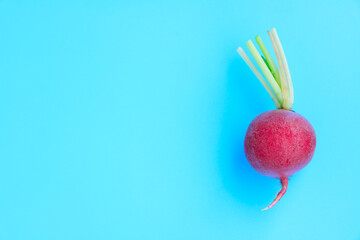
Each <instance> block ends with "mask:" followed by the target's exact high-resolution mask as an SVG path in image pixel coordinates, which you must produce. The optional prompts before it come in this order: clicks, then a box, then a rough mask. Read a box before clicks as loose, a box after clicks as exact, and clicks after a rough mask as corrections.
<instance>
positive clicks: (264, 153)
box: [238, 28, 316, 210]
mask: <svg viewBox="0 0 360 240" xmlns="http://www.w3.org/2000/svg"><path fill="white" fill-rule="evenodd" d="M268 34H269V37H270V40H271V43H272V46H273V49H274V52H275V55H276V60H277V63H278V65H279V68H278V67H277V66H276V64H275V62H274V60H273V59H272V57H271V55H270V53H269V52H268V50H267V49H266V47H265V45H264V43H263V41H262V40H261V38H260V37H259V36H257V37H256V38H255V39H256V41H257V43H258V44H259V46H260V49H261V51H262V53H263V56H261V55H260V53H259V52H258V51H257V49H256V47H255V46H254V44H253V43H252V41H251V40H249V41H248V42H247V43H246V45H247V46H248V48H249V50H250V52H251V54H252V56H253V57H254V59H255V61H256V63H257V64H258V65H259V67H260V70H261V72H262V73H263V75H264V76H265V78H266V80H267V81H265V79H264V77H263V76H262V74H261V73H260V71H259V70H258V69H257V68H256V67H255V65H254V64H253V63H252V62H251V60H250V59H249V57H248V56H247V55H246V53H245V52H244V50H243V49H242V48H241V47H239V48H238V52H239V54H240V56H241V57H242V58H243V59H244V61H245V62H246V63H247V65H248V66H249V67H250V69H251V70H252V71H253V73H254V74H255V75H256V77H257V78H258V79H259V80H260V82H261V84H262V85H263V87H264V88H265V90H266V91H267V92H268V94H269V95H270V97H271V99H272V100H273V102H274V103H275V106H276V108H277V110H271V111H267V112H264V113H262V114H260V115H259V116H257V117H256V118H255V119H254V120H253V121H252V122H251V123H250V126H249V128H248V130H247V132H246V136H245V143H244V148H245V155H246V158H247V159H248V161H249V163H250V165H251V166H252V167H253V168H254V169H255V170H256V171H258V172H259V173H261V174H263V175H265V176H268V177H272V178H277V179H280V182H281V185H282V189H281V191H280V192H279V193H278V194H277V196H276V198H275V200H274V201H273V202H272V203H271V204H270V205H269V206H268V207H266V208H264V209H263V210H267V209H269V208H271V207H273V206H274V205H275V204H276V203H277V202H278V201H279V200H280V199H281V198H282V196H284V194H285V192H286V190H287V188H288V180H289V177H291V176H292V175H293V174H295V173H296V172H297V171H299V170H300V169H302V168H303V167H305V166H306V165H307V164H308V163H309V162H310V161H311V159H312V157H313V155H314V151H315V146H316V136H315V131H314V129H313V127H312V126H311V124H310V123H309V122H308V121H307V120H306V119H305V118H304V117H303V116H301V115H300V114H297V113H295V112H294V111H292V110H291V108H292V105H293V102H294V88H293V84H292V81H291V77H290V72H289V67H288V64H287V61H286V58H285V54H284V50H283V48H282V45H281V43H280V40H279V37H278V35H277V32H276V30H275V28H273V29H272V30H271V31H268Z"/></svg>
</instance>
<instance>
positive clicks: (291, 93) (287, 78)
mask: <svg viewBox="0 0 360 240" xmlns="http://www.w3.org/2000/svg"><path fill="white" fill-rule="evenodd" d="M271 32H272V35H273V36H274V40H275V42H276V45H277V47H278V50H279V53H280V57H281V60H282V62H283V64H284V71H285V76H286V80H287V84H288V87H289V106H290V109H291V107H292V105H293V103H294V87H293V84H292V81H291V76H290V71H289V66H288V64H287V61H286V57H285V53H284V49H283V47H282V45H281V42H280V39H279V36H278V34H277V32H276V30H275V28H273V29H272V30H271Z"/></svg>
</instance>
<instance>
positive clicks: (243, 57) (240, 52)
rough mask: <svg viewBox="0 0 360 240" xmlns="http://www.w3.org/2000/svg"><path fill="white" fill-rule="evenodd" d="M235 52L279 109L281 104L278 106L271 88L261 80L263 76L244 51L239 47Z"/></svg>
mask: <svg viewBox="0 0 360 240" xmlns="http://www.w3.org/2000/svg"><path fill="white" fill-rule="evenodd" d="M237 51H238V53H239V54H240V56H241V57H242V59H243V60H244V61H245V63H246V64H247V65H248V66H249V68H250V69H251V71H252V72H253V73H254V74H255V76H256V77H257V78H258V79H259V81H260V83H261V84H262V85H263V87H264V88H265V90H266V92H267V93H268V94H269V95H270V97H271V99H272V100H273V101H274V103H275V106H276V108H281V104H280V102H279V100H278V99H277V97H276V96H275V94H274V93H273V92H272V91H271V88H270V87H269V84H268V83H267V82H266V81H265V79H264V78H263V76H262V75H261V73H260V72H259V70H257V68H256V67H255V65H254V64H253V63H252V62H251V60H250V58H249V57H248V56H247V55H246V53H245V52H244V50H243V49H242V48H241V47H239V48H238V50H237Z"/></svg>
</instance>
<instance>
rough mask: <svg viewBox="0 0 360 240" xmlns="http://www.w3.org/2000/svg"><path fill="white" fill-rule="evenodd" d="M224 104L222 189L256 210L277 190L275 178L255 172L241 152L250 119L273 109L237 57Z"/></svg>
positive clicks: (220, 160) (231, 67)
mask: <svg viewBox="0 0 360 240" xmlns="http://www.w3.org/2000/svg"><path fill="white" fill-rule="evenodd" d="M226 81H227V83H226V90H225V91H226V92H225V96H226V97H225V104H224V111H223V116H222V121H221V133H220V139H219V145H218V147H219V151H218V167H219V171H220V176H221V180H222V185H223V187H224V189H225V190H226V191H227V192H228V193H229V194H230V195H231V196H232V197H233V198H235V199H236V200H237V201H239V203H241V204H243V205H246V207H250V208H253V209H254V210H259V211H260V209H261V208H263V207H266V206H267V204H269V203H270V202H271V201H272V199H273V196H274V193H276V189H277V187H278V184H277V183H276V181H277V180H275V179H271V178H268V177H265V176H263V175H261V174H260V173H258V172H256V171H255V170H254V169H253V168H252V167H251V165H250V164H249V162H248V161H247V159H246V157H245V153H244V138H245V134H246V130H247V128H248V126H249V124H250V122H251V121H252V120H253V119H254V118H255V117H256V116H257V115H259V114H260V113H262V112H264V111H267V110H271V109H274V106H273V103H272V102H271V100H268V99H270V98H267V93H266V91H265V90H264V89H263V87H262V86H261V84H260V83H259V81H258V79H257V78H256V77H255V76H253V75H252V72H251V71H250V70H249V69H248V68H247V66H246V64H245V63H243V62H242V59H241V58H240V57H238V58H235V57H234V59H233V60H232V61H231V62H230V63H229V67H228V74H227V79H226Z"/></svg>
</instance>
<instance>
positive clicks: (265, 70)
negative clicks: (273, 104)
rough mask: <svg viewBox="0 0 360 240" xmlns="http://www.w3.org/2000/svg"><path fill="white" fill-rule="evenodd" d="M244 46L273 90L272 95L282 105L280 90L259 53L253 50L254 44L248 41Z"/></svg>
mask: <svg viewBox="0 0 360 240" xmlns="http://www.w3.org/2000/svg"><path fill="white" fill-rule="evenodd" d="M246 45H247V46H248V48H249V50H250V52H251V54H252V55H253V57H254V59H255V61H256V62H257V64H258V65H259V67H260V69H261V71H262V72H263V74H264V75H265V78H266V79H267V81H268V82H269V84H270V86H271V87H272V89H273V90H274V93H275V95H276V97H277V99H278V100H279V102H280V104H281V105H282V102H283V98H282V94H281V89H280V87H279V85H278V83H277V82H276V81H275V79H274V76H273V75H272V74H271V72H270V70H269V68H268V67H267V66H266V64H265V62H264V60H263V59H262V58H261V56H260V54H259V52H258V51H257V50H256V48H255V46H254V44H253V43H252V41H251V40H249V41H248V42H247V43H246Z"/></svg>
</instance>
